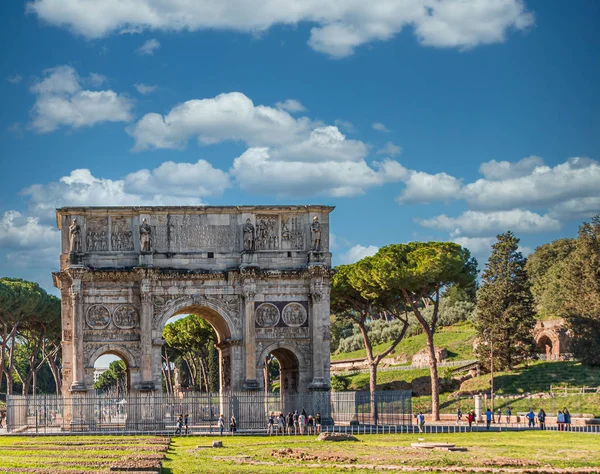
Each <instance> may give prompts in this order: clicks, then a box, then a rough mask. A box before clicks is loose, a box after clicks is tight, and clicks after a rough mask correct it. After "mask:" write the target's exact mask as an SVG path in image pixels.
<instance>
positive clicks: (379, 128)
mask: <svg viewBox="0 0 600 474" xmlns="http://www.w3.org/2000/svg"><path fill="white" fill-rule="evenodd" d="M371 126H372V127H373V129H374V130H377V131H378V132H390V131H391V130H389V129H388V128H387V127H386V126H385V125H384V124H382V123H381V122H375V123H374V124H373V125H371Z"/></svg>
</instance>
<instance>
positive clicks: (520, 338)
mask: <svg viewBox="0 0 600 474" xmlns="http://www.w3.org/2000/svg"><path fill="white" fill-rule="evenodd" d="M497 239H498V240H497V242H496V243H495V244H494V245H492V253H491V255H490V258H489V260H488V262H487V264H486V268H485V270H484V272H483V276H482V282H481V286H480V288H479V291H478V292H477V312H476V320H475V326H476V329H477V333H478V337H479V341H480V343H479V344H478V346H477V354H478V356H479V360H480V362H481V364H482V365H483V366H484V367H488V368H489V366H490V351H493V360H494V368H495V369H500V370H511V369H512V368H513V367H514V366H515V365H516V364H518V363H519V362H521V361H523V360H525V359H526V358H527V357H529V356H530V355H531V353H532V352H533V347H534V341H533V328H534V326H535V322H536V320H535V315H534V310H533V296H532V294H531V289H530V287H531V285H530V283H529V281H528V279H527V272H526V270H525V263H526V259H525V257H523V254H521V252H519V239H517V238H516V237H515V236H514V234H513V233H512V232H506V233H504V234H500V235H498V236H497Z"/></svg>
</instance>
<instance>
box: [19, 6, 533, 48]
mask: <svg viewBox="0 0 600 474" xmlns="http://www.w3.org/2000/svg"><path fill="white" fill-rule="evenodd" d="M27 10H28V11H29V12H31V13H34V14H35V15H37V16H38V17H39V18H41V19H43V20H45V21H46V22H48V23H50V24H53V25H56V26H61V27H66V28H69V29H70V30H72V31H74V32H75V33H77V34H81V35H83V36H86V37H88V38H101V37H105V36H107V35H109V34H112V33H118V32H123V31H143V30H155V31H184V30H191V31H194V30H204V29H211V30H214V29H218V30H236V31H243V32H263V31H266V30H268V29H269V28H271V27H272V26H274V25H278V24H284V25H297V24H299V23H308V24H310V25H313V26H312V28H311V30H310V38H309V39H308V44H309V45H310V46H311V47H312V48H313V49H314V50H316V51H320V52H322V53H325V54H328V55H330V56H332V57H344V56H348V55H351V54H353V52H354V51H355V49H356V48H357V47H359V46H361V45H363V44H367V43H371V42H374V41H386V40H389V39H391V38H393V37H394V36H396V35H397V34H398V33H400V31H402V29H403V28H405V27H412V30H413V31H414V33H415V35H416V37H417V39H418V41H419V42H420V43H421V44H423V45H425V46H434V47H445V48H447V47H456V48H459V49H468V48H473V47H475V46H478V45H482V44H490V43H498V42H503V41H504V40H505V39H506V34H507V32H508V31H509V30H525V29H527V28H528V27H529V26H531V25H532V24H533V23H534V16H533V14H532V13H530V12H528V11H527V9H526V6H525V4H524V1H523V0H495V1H489V0H406V1H403V2H398V1H397V0H372V1H370V2H357V1H354V0H337V1H335V2H329V3H327V4H323V2H318V1H305V2H298V1H295V0H281V1H278V2H272V1H270V0H247V1H244V2H239V1H237V0H197V1H195V2H189V1H185V0H173V1H170V2H165V1H163V0H120V1H119V2H114V1H111V0H99V1H95V2H89V1H88V0H31V1H30V2H29V3H28V4H27ZM150 41H156V40H150Z"/></svg>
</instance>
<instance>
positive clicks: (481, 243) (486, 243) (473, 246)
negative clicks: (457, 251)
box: [453, 237, 496, 265]
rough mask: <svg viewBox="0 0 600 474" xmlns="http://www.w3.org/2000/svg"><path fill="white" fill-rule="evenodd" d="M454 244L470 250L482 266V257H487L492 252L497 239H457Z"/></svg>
mask: <svg viewBox="0 0 600 474" xmlns="http://www.w3.org/2000/svg"><path fill="white" fill-rule="evenodd" d="M453 242H455V243H457V244H458V245H461V246H462V247H465V248H467V249H469V250H470V252H471V254H472V255H474V256H476V258H477V261H478V262H479V264H480V265H482V261H481V260H480V257H481V256H485V258H486V259H487V256H488V255H489V254H490V252H491V251H492V244H493V243H494V242H496V238H495V237H456V238H455V239H453Z"/></svg>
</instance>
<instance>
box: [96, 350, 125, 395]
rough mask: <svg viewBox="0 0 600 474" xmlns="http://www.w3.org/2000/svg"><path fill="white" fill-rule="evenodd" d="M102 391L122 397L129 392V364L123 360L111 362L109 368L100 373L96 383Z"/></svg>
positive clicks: (97, 387) (97, 388)
mask: <svg viewBox="0 0 600 474" xmlns="http://www.w3.org/2000/svg"><path fill="white" fill-rule="evenodd" d="M94 389H96V390H98V391H99V392H100V393H103V394H106V395H110V396H114V397H117V398H122V397H124V396H125V395H126V394H127V391H128V387H127V366H126V365H125V362H123V361H122V360H120V359H119V360H115V361H113V362H111V363H110V364H109V366H108V369H107V370H105V371H104V372H102V373H101V374H100V376H99V377H98V380H97V381H96V382H95V383H94Z"/></svg>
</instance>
